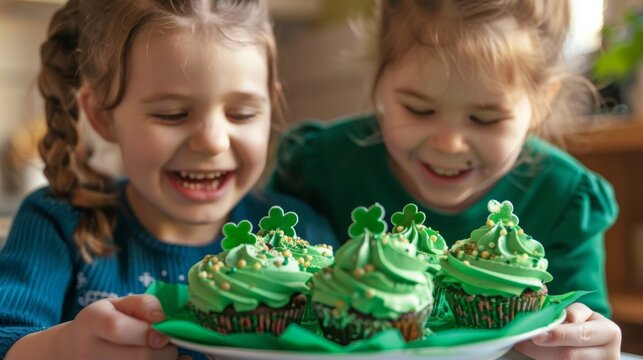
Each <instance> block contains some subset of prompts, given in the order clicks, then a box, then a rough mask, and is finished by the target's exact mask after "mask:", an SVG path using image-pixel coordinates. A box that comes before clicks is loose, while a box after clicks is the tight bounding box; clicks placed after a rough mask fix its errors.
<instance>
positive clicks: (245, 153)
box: [235, 122, 270, 166]
mask: <svg viewBox="0 0 643 360" xmlns="http://www.w3.org/2000/svg"><path fill="white" fill-rule="evenodd" d="M269 137H270V123H269V122H266V123H265V124H257V126H253V127H248V128H242V129H239V132H238V134H237V136H236V144H237V145H236V146H235V148H236V151H237V152H238V154H239V155H240V156H241V157H242V160H243V161H244V162H247V163H251V164H253V165H262V166H263V165H265V163H266V156H267V154H268V142H269Z"/></svg>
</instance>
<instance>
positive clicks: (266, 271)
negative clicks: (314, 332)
mask: <svg viewBox="0 0 643 360" xmlns="http://www.w3.org/2000/svg"><path fill="white" fill-rule="evenodd" d="M223 234H224V235H225V237H224V239H223V242H222V247H223V249H224V251H223V252H222V253H220V254H218V255H208V256H206V257H205V258H203V260H201V261H199V262H198V263H196V264H195V265H194V266H192V268H191V269H190V271H189V273H188V292H189V295H190V299H189V303H188V306H189V307H190V309H191V310H192V312H193V313H194V315H195V316H196V318H197V319H198V321H199V323H200V324H201V325H202V326H204V327H207V328H210V329H213V330H215V331H217V332H219V333H222V334H228V333H244V332H250V333H265V332H268V333H273V334H275V335H279V334H281V333H282V332H283V330H284V329H285V328H286V327H287V326H288V325H289V324H290V323H299V322H300V321H301V317H302V315H303V312H304V309H305V307H306V302H307V297H306V295H307V294H308V293H309V287H308V285H307V284H308V282H309V280H310V278H311V276H312V275H311V274H310V273H307V272H303V271H301V270H300V268H299V264H298V263H297V261H296V260H295V258H293V257H292V256H290V255H289V254H284V253H283V252H282V253H279V252H277V251H276V250H274V249H269V248H268V247H267V246H266V245H264V244H263V243H261V242H258V241H257V238H256V236H255V235H254V234H252V225H251V224H250V222H249V221H247V220H244V221H241V222H240V223H239V225H236V224H233V223H227V224H225V225H224V226H223Z"/></svg>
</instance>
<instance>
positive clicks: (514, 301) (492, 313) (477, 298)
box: [445, 285, 547, 329]
mask: <svg viewBox="0 0 643 360" xmlns="http://www.w3.org/2000/svg"><path fill="white" fill-rule="evenodd" d="M445 295H446V298H447V301H448V303H449V306H450V308H451V312H452V313H453V317H454V320H455V322H456V324H457V325H458V326H459V327H470V328H478V329H498V328H501V327H503V326H505V325H507V323H509V322H510V321H511V320H513V319H514V318H515V317H516V315H518V314H522V313H531V312H536V311H539V310H540V309H542V307H543V304H544V302H545V298H546V297H547V287H546V286H544V285H543V288H542V289H541V290H540V291H538V292H534V291H532V290H529V289H528V290H525V291H524V292H523V293H522V295H520V296H514V297H503V296H484V295H469V294H467V293H465V292H464V291H462V290H461V289H456V288H454V287H448V288H447V289H446V292H445Z"/></svg>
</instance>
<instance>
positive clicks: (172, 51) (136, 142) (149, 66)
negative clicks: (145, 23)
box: [110, 33, 271, 242]
mask: <svg viewBox="0 0 643 360" xmlns="http://www.w3.org/2000/svg"><path fill="white" fill-rule="evenodd" d="M222 41H225V42H222ZM127 72H128V78H127V87H126V91H125V95H124V97H123V99H122V101H121V102H120V103H119V104H118V106H117V107H116V108H115V109H114V110H113V111H112V112H111V116H110V119H111V132H112V134H113V139H114V140H115V141H116V142H117V143H118V144H119V145H120V148H121V150H122V153H123V162H124V168H125V172H126V174H127V176H128V178H129V179H130V186H129V187H128V196H129V199H130V201H131V203H132V206H133V208H134V211H135V212H136V214H137V216H138V217H139V218H140V220H141V222H142V223H143V224H144V225H146V227H147V228H148V230H150V231H152V232H153V233H154V234H155V235H156V236H158V237H160V238H163V239H165V240H169V241H172V240H176V241H182V240H181V239H179V238H181V237H185V236H188V235H190V234H191V235H196V236H192V237H193V238H194V237H197V238H200V239H201V240H200V241H201V242H202V241H205V240H207V239H208V234H209V236H210V239H213V238H214V236H215V235H216V232H212V229H218V228H219V227H220V226H221V225H222V223H224V222H225V221H226V220H227V216H228V214H229V212H230V211H231V210H232V208H234V206H235V205H236V204H237V203H238V202H239V200H240V199H241V198H242V197H243V196H244V195H245V194H246V193H247V192H248V191H250V190H251V188H252V187H253V186H254V185H255V183H256V182H257V181H258V179H259V177H260V176H261V174H262V172H263V170H264V168H265V165H266V154H267V151H268V140H269V133H270V119H271V116H270V113H271V107H270V95H269V89H268V67H267V62H266V55H265V51H263V49H262V48H261V47H259V46H254V45H248V44H245V45H243V46H241V45H238V44H232V43H230V42H229V41H227V40H222V36H218V37H217V36H210V37H206V36H199V35H193V34H191V33H179V34H166V35H159V34H151V35H148V34H145V35H139V36H137V39H136V40H135V41H134V44H133V46H132V48H131V51H130V55H129V62H128V65H127ZM197 225H198V226H197ZM203 225H205V226H203ZM197 228H198V229H202V230H199V231H200V232H199V231H197V232H198V234H200V235H198V234H194V233H193V230H194V229H197ZM172 238H176V239H172ZM183 240H188V239H183Z"/></svg>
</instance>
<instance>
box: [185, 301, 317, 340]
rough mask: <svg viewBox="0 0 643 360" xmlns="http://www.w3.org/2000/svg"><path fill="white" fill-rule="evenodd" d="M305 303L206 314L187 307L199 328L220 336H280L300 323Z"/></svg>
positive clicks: (193, 307) (262, 306)
mask: <svg viewBox="0 0 643 360" xmlns="http://www.w3.org/2000/svg"><path fill="white" fill-rule="evenodd" d="M306 303H307V301H304V302H300V303H297V304H296V303H294V302H292V301H291V302H290V303H289V304H287V305H286V306H283V307H281V308H276V309H273V308H270V307H268V306H266V305H260V306H259V307H258V308H257V309H256V310H253V311H247V312H234V311H228V309H226V310H224V312H214V311H210V312H206V311H202V310H199V309H197V308H196V307H195V306H192V305H189V307H190V308H191V310H192V312H193V313H194V315H195V316H196V318H197V320H198V322H199V324H201V326H204V327H207V328H209V329H212V330H214V331H216V332H218V333H221V334H230V333H256V334H261V333H272V334H275V335H280V334H281V333H282V332H283V331H284V330H285V329H286V327H287V326H288V325H289V324H291V323H297V324H298V323H301V319H302V315H303V314H304V309H305V308H306Z"/></svg>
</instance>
